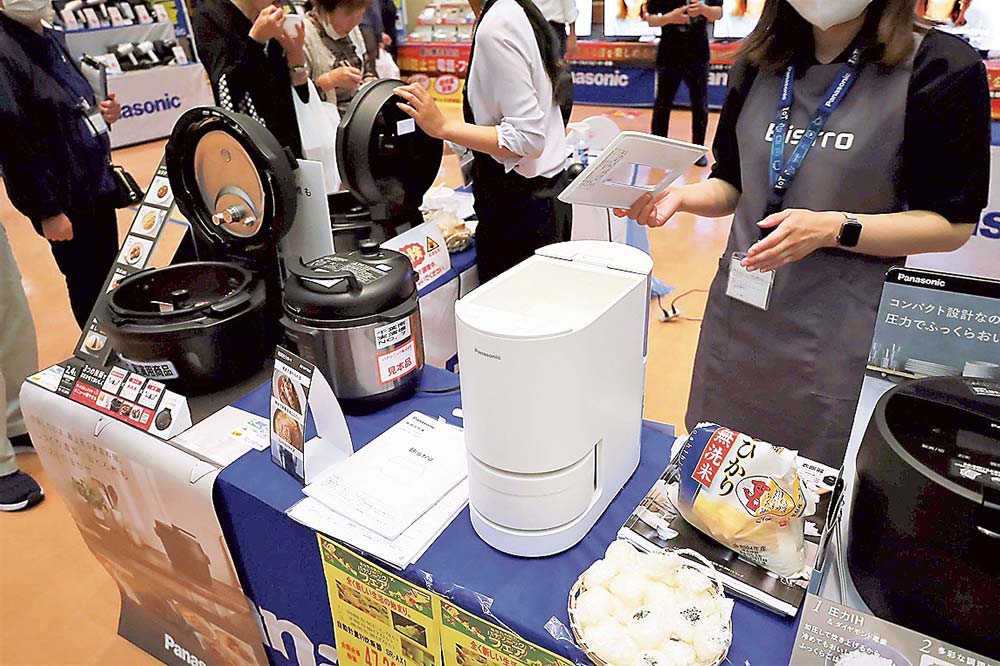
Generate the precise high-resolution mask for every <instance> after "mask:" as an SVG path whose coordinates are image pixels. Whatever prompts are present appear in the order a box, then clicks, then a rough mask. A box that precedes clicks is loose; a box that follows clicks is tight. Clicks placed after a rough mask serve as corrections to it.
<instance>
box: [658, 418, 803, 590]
mask: <svg viewBox="0 0 1000 666" xmlns="http://www.w3.org/2000/svg"><path fill="white" fill-rule="evenodd" d="M797 459H798V455H797V454H796V452H795V451H789V450H788V449H784V448H781V447H776V446H772V445H771V444H768V443H767V442H763V441H760V440H757V439H754V438H752V437H749V436H747V435H744V434H742V433H739V432H736V431H735V430H730V429H729V428H723V427H722V426H718V425H716V424H714V423H700V424H698V427H696V428H695V429H694V430H693V431H692V432H691V434H690V435H689V436H688V438H687V441H686V442H684V446H683V447H682V449H681V452H680V454H679V456H678V464H679V465H680V484H679V486H678V489H677V502H676V504H677V509H678V510H679V511H680V513H681V515H682V516H683V517H684V519H685V520H686V521H687V522H688V523H690V524H691V525H693V526H694V527H696V528H697V529H698V530H699V531H701V532H703V533H704V534H706V535H708V536H710V537H712V538H713V539H715V540H716V541H718V542H719V543H721V544H722V545H723V546H726V547H727V548H729V549H731V550H733V551H735V552H737V553H739V554H740V555H741V556H742V557H743V558H744V559H747V560H749V561H751V562H753V563H754V564H757V565H759V566H762V567H764V568H765V569H768V570H769V571H773V572H774V573H776V574H778V575H779V576H782V577H783V578H796V577H799V576H801V575H803V574H804V572H805V571H807V567H806V553H805V518H806V517H807V516H810V515H812V514H813V512H814V511H815V502H816V498H815V497H814V495H813V493H812V491H811V490H810V489H809V488H807V487H806V486H805V485H804V484H803V483H802V480H801V479H800V478H799V473H798V466H797Z"/></svg>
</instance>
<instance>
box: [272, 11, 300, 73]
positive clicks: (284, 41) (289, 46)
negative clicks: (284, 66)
mask: <svg viewBox="0 0 1000 666" xmlns="http://www.w3.org/2000/svg"><path fill="white" fill-rule="evenodd" d="M294 25H295V33H294V34H291V35H290V34H288V31H287V30H285V29H284V23H282V30H281V32H280V33H279V34H278V36H277V37H276V38H275V39H277V41H278V43H279V44H281V48H283V49H285V59H286V60H287V61H288V66H289V67H304V66H305V64H306V27H305V26H304V25H303V24H302V22H301V21H299V22H298V23H295V24H294Z"/></svg>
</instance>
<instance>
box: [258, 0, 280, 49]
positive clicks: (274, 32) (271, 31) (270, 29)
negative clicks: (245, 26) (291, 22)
mask: <svg viewBox="0 0 1000 666" xmlns="http://www.w3.org/2000/svg"><path fill="white" fill-rule="evenodd" d="M284 33H285V12H284V10H282V9H281V8H280V7H275V6H274V5H268V6H267V7H265V8H264V9H262V10H261V11H260V14H257V19H256V20H255V21H254V22H253V27H252V28H250V39H252V40H253V41H255V42H257V43H258V44H267V42H268V40H271V39H278V38H279V37H280V36H281V35H283V34H284Z"/></svg>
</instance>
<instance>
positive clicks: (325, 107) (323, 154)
mask: <svg viewBox="0 0 1000 666" xmlns="http://www.w3.org/2000/svg"><path fill="white" fill-rule="evenodd" d="M308 85H309V101H308V102H303V101H302V100H301V99H300V98H299V95H298V93H296V92H295V91H294V90H293V91H292V101H293V103H294V106H295V118H296V120H298V124H299V138H300V139H301V141H302V156H303V157H304V158H305V159H307V160H314V161H316V162H322V164H323V179H324V182H325V185H326V193H327V194H333V193H334V192H338V191H339V190H340V172H339V171H338V170H337V149H336V145H337V126H338V125H340V112H339V111H338V110H337V105H336V104H331V103H329V102H324V101H322V100H321V99H320V98H319V93H318V92H316V87H315V86H314V85H313V82H312V81H309V82H308Z"/></svg>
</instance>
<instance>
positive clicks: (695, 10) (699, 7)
mask: <svg viewBox="0 0 1000 666" xmlns="http://www.w3.org/2000/svg"><path fill="white" fill-rule="evenodd" d="M707 9H708V6H707V5H706V4H705V3H704V2H692V3H690V4H688V6H687V15H688V16H690V17H692V18H693V17H695V16H704V15H705V11H706V10H707Z"/></svg>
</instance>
